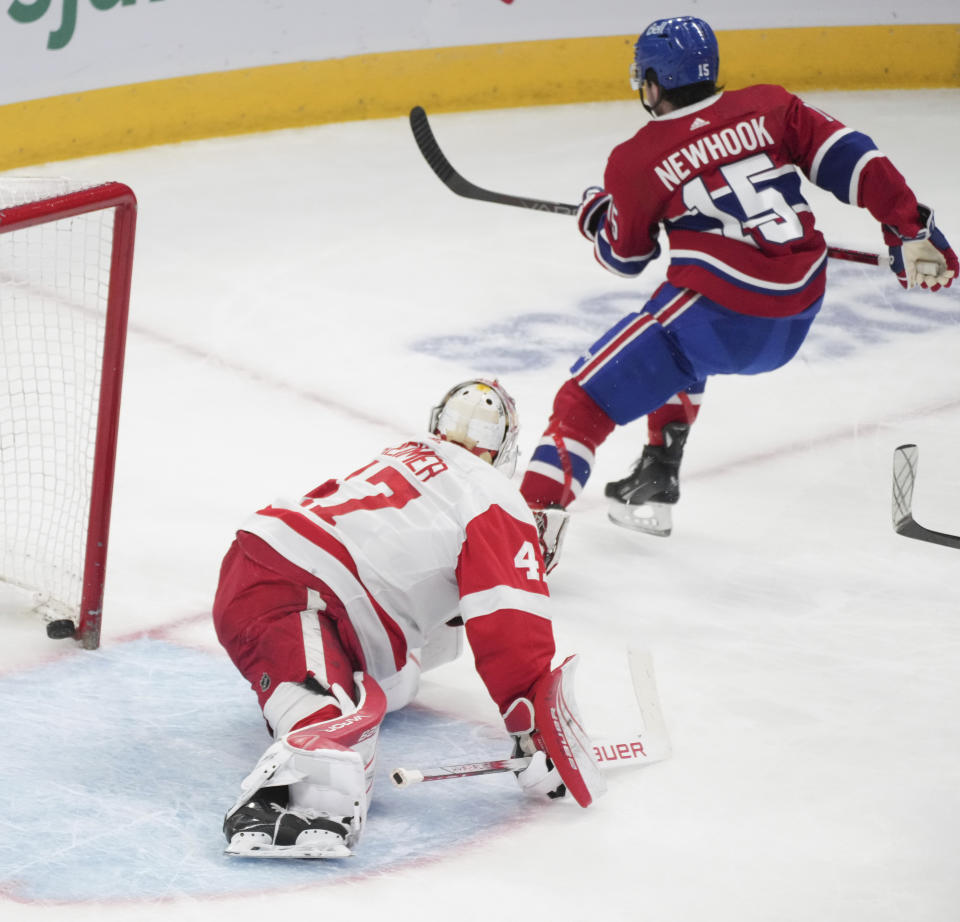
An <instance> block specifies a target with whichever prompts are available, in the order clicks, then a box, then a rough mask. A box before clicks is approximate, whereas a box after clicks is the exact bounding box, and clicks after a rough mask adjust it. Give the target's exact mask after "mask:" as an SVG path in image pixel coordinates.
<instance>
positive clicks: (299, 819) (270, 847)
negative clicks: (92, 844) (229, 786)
mask: <svg viewBox="0 0 960 922" xmlns="http://www.w3.org/2000/svg"><path fill="white" fill-rule="evenodd" d="M286 803H287V789H286V788H285V787H274V788H261V789H260V790H259V791H257V792H256V794H255V795H254V796H253V797H251V798H250V800H248V801H247V802H246V803H244V804H242V805H241V806H239V807H238V808H237V809H236V810H235V811H234V812H233V813H230V814H228V815H227V817H226V818H225V819H224V821H223V834H224V835H225V836H226V837H227V843H228V844H227V847H226V849H225V851H226V854H228V855H238V856H241V857H245V858H345V857H348V856H349V855H350V849H349V848H347V846H346V842H345V839H346V836H347V827H346V826H345V825H344V824H343V823H339V822H337V821H336V820H333V819H330V818H329V817H325V816H319V817H315V818H313V819H309V818H307V817H306V816H303V815H301V814H299V813H297V812H293V811H291V810H288V809H287V807H286Z"/></svg>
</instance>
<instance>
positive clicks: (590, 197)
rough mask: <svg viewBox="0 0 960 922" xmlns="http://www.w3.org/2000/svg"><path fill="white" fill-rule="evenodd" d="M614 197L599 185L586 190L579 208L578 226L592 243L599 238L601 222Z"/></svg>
mask: <svg viewBox="0 0 960 922" xmlns="http://www.w3.org/2000/svg"><path fill="white" fill-rule="evenodd" d="M611 201H612V197H611V196H610V194H609V193H607V192H605V191H604V190H603V189H601V188H600V187H599V186H590V188H589V189H587V190H585V191H584V193H583V196H582V198H581V201H580V207H579V208H578V209H577V227H578V228H579V229H580V233H581V234H583V236H584V237H586V238H587V240H589V241H590V242H591V243H592V242H593V241H594V240H596V239H597V234H598V233H599V231H600V222H601V221H603V220H604V219H605V218H606V216H607V211H608V210H609V208H610V202H611Z"/></svg>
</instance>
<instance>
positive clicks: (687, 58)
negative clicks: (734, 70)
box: [630, 16, 720, 90]
mask: <svg viewBox="0 0 960 922" xmlns="http://www.w3.org/2000/svg"><path fill="white" fill-rule="evenodd" d="M719 65H720V52H719V50H718V48H717V37H716V36H715V35H714V34H713V29H711V28H710V26H709V25H708V24H707V23H705V22H704V21H703V20H702V19H697V18H696V16H673V17H671V18H670V19H658V20H657V21H656V22H652V23H650V25H649V26H647V28H646V29H644V30H643V34H642V35H641V36H640V38H638V39H637V43H636V45H635V46H634V53H633V65H632V66H631V68H630V86H631V87H633V89H634V90H639V89H640V85H641V84H642V83H643V80H644V75H645V74H646V72H647V71H648V70H653V71H654V72H655V73H656V75H657V82H658V83H659V84H660V86H662V87H663V88H664V89H666V90H673V89H676V88H677V87H679V86H688V85H689V84H691V83H704V82H706V81H712V82H716V79H717V69H718V67H719Z"/></svg>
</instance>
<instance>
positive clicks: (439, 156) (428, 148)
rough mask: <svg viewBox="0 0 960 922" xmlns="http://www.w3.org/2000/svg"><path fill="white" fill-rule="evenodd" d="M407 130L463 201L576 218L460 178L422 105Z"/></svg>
mask: <svg viewBox="0 0 960 922" xmlns="http://www.w3.org/2000/svg"><path fill="white" fill-rule="evenodd" d="M410 128H411V130H412V131H413V138H414V140H415V141H416V142H417V147H419V148H420V153H421V154H423V159H424V160H426V161H427V164H428V165H429V167H430V169H432V170H433V172H434V173H436V174H437V177H438V178H439V179H440V182H442V183H443V184H444V185H445V186H446V187H447V188H448V189H449V190H450V191H451V192H454V193H456V194H457V195H461V196H463V197H464V198H470V199H475V200H476V201H478V202H493V203H494V204H495V205H514V206H516V207H517V208H529V209H530V210H532V211H547V212H550V213H551V214H564V215H576V213H577V210H578V209H579V205H571V204H568V203H565V202H548V201H546V200H544V199H538V198H527V197H525V196H522V195H507V194H505V193H503V192H493V191H492V190H490V189H484V188H482V187H481V186H477V185H474V183H472V182H470V180H468V179H465V178H464V177H463V176H461V175H460V174H459V173H458V172H457V171H456V170H455V169H454V168H453V165H452V164H451V163H450V161H449V160H448V159H447V158H446V155H445V154H444V153H443V151H442V150H441V149H440V145H439V144H438V143H437V139H436V137H435V136H434V134H433V129H432V128H431V127H430V120H429V119H428V118H427V113H426V112H425V111H424V109H423V107H422V106H414V107H413V108H412V109H411V110H410ZM827 255H828V256H830V257H831V258H832V259H845V260H847V261H849V262H857V263H866V264H868V265H871V266H887V267H889V265H890V257H889V256H886V255H881V254H879V253H866V252H864V251H863V250H850V249H847V248H845V247H827Z"/></svg>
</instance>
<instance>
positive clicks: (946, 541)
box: [892, 445, 960, 548]
mask: <svg viewBox="0 0 960 922" xmlns="http://www.w3.org/2000/svg"><path fill="white" fill-rule="evenodd" d="M919 461H920V449H919V448H918V447H917V446H916V445H901V446H899V447H898V448H895V449H894V451H893V507H892V513H893V528H894V531H896V533H897V534H898V535H903V536H904V537H905V538H916V539H917V540H918V541H929V542H930V543H931V544H940V545H943V546H944V547H955V548H960V536H957V535H948V534H945V533H944V532H942V531H933V530H932V529H929V528H924V527H923V526H922V525H921V524H920V523H919V522H917V521H916V520H915V519H914V518H913V488H914V486H915V484H916V480H917V465H918V463H919Z"/></svg>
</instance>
